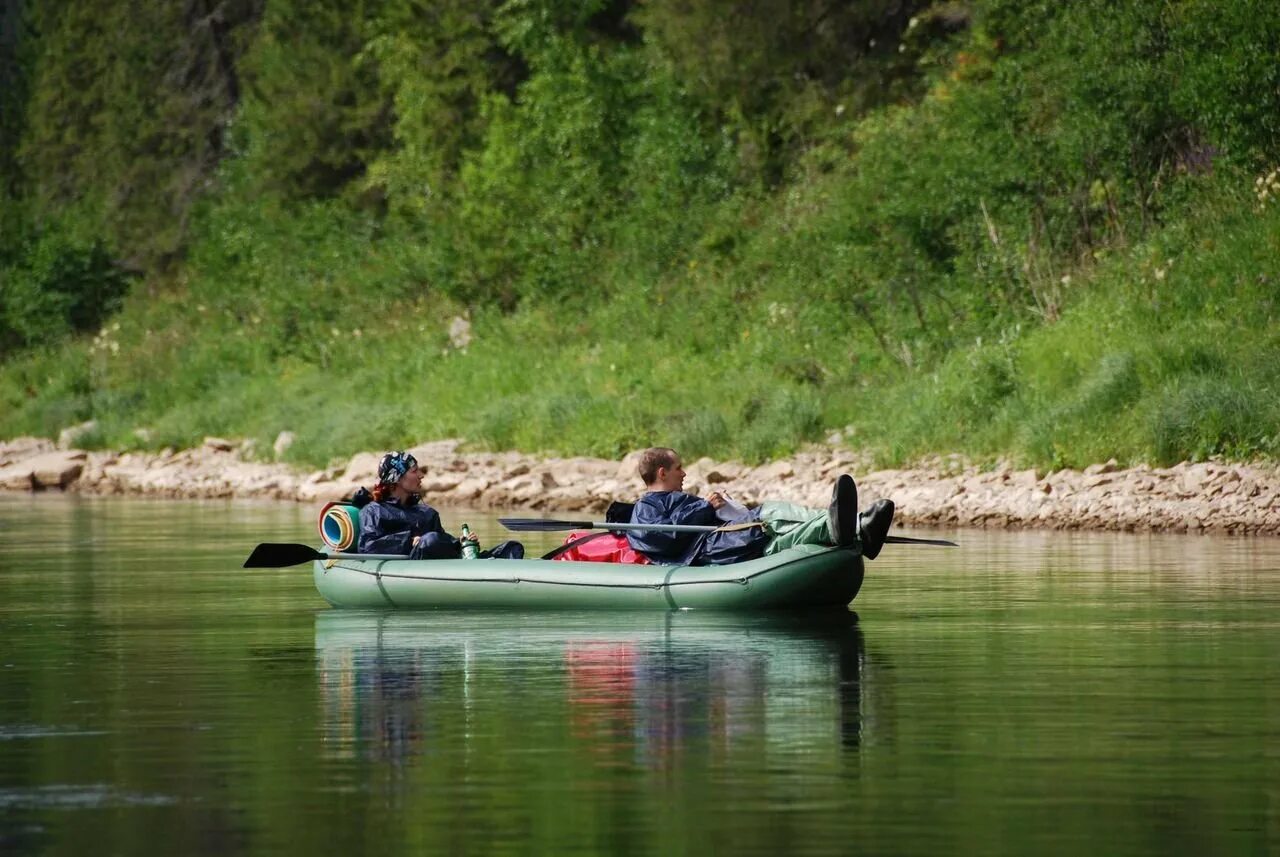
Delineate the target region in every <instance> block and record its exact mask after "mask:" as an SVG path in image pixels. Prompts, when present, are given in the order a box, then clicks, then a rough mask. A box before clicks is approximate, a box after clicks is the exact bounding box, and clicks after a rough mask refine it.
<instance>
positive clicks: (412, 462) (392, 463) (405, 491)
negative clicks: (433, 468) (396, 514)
mask: <svg viewBox="0 0 1280 857" xmlns="http://www.w3.org/2000/svg"><path fill="white" fill-rule="evenodd" d="M422 476H423V470H422V468H421V467H419V466H418V459H416V458H414V457H413V456H412V455H410V454H409V453H407V452H388V453H387V454H386V455H384V456H382V460H381V461H379V462H378V484H377V485H376V486H374V489H373V498H374V499H375V500H384V499H386V498H387V497H395V498H396V499H398V500H401V501H403V500H407V499H408V498H409V497H412V496H413V495H415V494H417V493H418V489H419V488H421V487H422Z"/></svg>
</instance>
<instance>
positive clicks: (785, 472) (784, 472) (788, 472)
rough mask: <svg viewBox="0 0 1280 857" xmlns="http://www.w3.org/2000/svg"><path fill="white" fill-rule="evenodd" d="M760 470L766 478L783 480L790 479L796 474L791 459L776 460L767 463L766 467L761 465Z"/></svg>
mask: <svg viewBox="0 0 1280 857" xmlns="http://www.w3.org/2000/svg"><path fill="white" fill-rule="evenodd" d="M758 472H759V474H760V475H761V476H763V477H764V478H765V479H778V480H781V479H790V478H791V477H792V476H795V475H796V468H795V466H794V465H793V464H792V463H791V462H790V461H786V460H785V459H784V460H782V461H775V462H773V463H772V464H766V465H765V466H764V467H761V468H760V469H759V471H758Z"/></svg>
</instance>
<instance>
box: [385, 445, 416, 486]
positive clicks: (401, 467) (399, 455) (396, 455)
mask: <svg viewBox="0 0 1280 857" xmlns="http://www.w3.org/2000/svg"><path fill="white" fill-rule="evenodd" d="M417 466H418V459H416V458H414V457H413V456H412V455H410V454H409V453H407V452H388V453H387V454H386V455H384V456H382V461H381V462H380V463H379V464H378V481H379V482H381V483H382V484H383V485H395V484H396V483H397V482H399V481H400V479H401V477H403V476H404V475H405V474H406V473H408V472H409V471H410V470H412V469H413V468H415V467H417Z"/></svg>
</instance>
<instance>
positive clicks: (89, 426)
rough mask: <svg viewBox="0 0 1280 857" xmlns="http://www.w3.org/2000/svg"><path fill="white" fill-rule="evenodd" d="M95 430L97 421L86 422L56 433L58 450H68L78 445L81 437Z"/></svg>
mask: <svg viewBox="0 0 1280 857" xmlns="http://www.w3.org/2000/svg"><path fill="white" fill-rule="evenodd" d="M97 430H98V421H97V420H87V421H85V422H82V423H80V425H77V426H71V427H70V428H64V429H63V430H62V431H60V432H59V433H58V449H70V448H71V447H73V446H75V445H76V444H77V443H79V442H80V439H81V438H82V437H84V436H86V435H88V434H91V433H93V432H95V431H97Z"/></svg>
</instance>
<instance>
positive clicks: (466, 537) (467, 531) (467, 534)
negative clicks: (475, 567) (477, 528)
mask: <svg viewBox="0 0 1280 857" xmlns="http://www.w3.org/2000/svg"><path fill="white" fill-rule="evenodd" d="M479 556H480V548H479V546H478V545H476V543H475V542H473V541H471V528H470V527H468V526H467V525H466V524H463V525H462V558H463V559H476V558H478V557H479Z"/></svg>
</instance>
